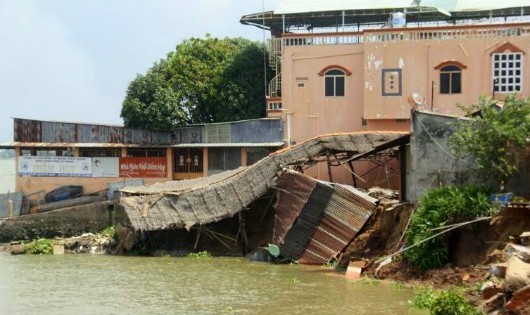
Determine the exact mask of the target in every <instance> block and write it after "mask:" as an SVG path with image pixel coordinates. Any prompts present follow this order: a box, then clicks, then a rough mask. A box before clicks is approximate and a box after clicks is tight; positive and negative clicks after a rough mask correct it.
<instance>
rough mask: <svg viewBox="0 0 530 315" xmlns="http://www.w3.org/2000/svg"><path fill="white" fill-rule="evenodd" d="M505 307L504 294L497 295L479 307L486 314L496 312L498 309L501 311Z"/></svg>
mask: <svg viewBox="0 0 530 315" xmlns="http://www.w3.org/2000/svg"><path fill="white" fill-rule="evenodd" d="M503 305H504V294H503V293H497V294H495V295H493V296H492V297H490V298H489V299H488V300H486V301H484V302H482V303H481V304H480V306H479V308H480V309H481V310H482V311H483V312H484V313H486V314H490V313H491V312H493V311H495V310H496V309H499V308H501V307H503Z"/></svg>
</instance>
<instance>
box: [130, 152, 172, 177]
mask: <svg viewBox="0 0 530 315" xmlns="http://www.w3.org/2000/svg"><path fill="white" fill-rule="evenodd" d="M120 177H157V178H163V177H167V161H166V158H165V157H162V158H155V157H145V158H144V157H122V158H120Z"/></svg>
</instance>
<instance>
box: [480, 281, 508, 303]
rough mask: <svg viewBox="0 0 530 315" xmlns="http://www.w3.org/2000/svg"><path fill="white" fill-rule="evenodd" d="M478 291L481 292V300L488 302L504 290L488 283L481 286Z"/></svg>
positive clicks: (490, 282)
mask: <svg viewBox="0 0 530 315" xmlns="http://www.w3.org/2000/svg"><path fill="white" fill-rule="evenodd" d="M480 291H481V292H482V298H483V299H484V300H488V299H490V298H491V297H492V296H494V295H496V294H497V293H502V292H503V291H504V290H503V289H502V287H501V286H500V285H498V284H495V283H493V282H492V281H488V282H486V283H484V284H483V285H482V287H481V288H480Z"/></svg>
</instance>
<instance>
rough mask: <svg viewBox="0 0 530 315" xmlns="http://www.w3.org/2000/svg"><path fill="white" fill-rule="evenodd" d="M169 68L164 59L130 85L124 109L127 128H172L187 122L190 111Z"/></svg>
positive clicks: (123, 114)
mask: <svg viewBox="0 0 530 315" xmlns="http://www.w3.org/2000/svg"><path fill="white" fill-rule="evenodd" d="M166 67H167V66H166V61H164V60H161V61H160V62H158V63H155V65H154V66H153V67H152V68H151V69H149V71H148V72H147V73H146V74H145V75H140V74H139V75H137V76H136V79H134V80H133V81H132V82H131V83H130V84H129V87H128V89H127V96H126V97H125V100H124V101H123V105H122V110H121V117H122V118H123V120H124V122H125V126H126V127H133V128H140V129H151V130H171V129H172V128H173V127H176V126H179V125H182V124H183V123H184V122H185V121H186V119H187V114H186V111H185V109H184V108H183V107H182V106H181V104H180V102H179V99H178V96H177V93H176V92H175V91H174V89H172V88H171V86H169V84H168V82H167V77H166V76H165V75H164V69H165V68H166Z"/></svg>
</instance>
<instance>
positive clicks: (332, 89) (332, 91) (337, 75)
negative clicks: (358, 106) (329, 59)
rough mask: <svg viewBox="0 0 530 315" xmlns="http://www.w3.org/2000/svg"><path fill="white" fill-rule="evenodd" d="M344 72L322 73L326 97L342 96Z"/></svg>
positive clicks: (330, 71) (329, 71)
mask: <svg viewBox="0 0 530 315" xmlns="http://www.w3.org/2000/svg"><path fill="white" fill-rule="evenodd" d="M345 76H346V74H345V73H344V71H341V70H338V69H331V70H328V71H326V73H324V78H325V90H326V92H325V95H326V96H344V77H345Z"/></svg>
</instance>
